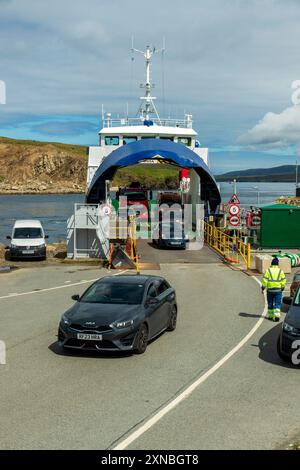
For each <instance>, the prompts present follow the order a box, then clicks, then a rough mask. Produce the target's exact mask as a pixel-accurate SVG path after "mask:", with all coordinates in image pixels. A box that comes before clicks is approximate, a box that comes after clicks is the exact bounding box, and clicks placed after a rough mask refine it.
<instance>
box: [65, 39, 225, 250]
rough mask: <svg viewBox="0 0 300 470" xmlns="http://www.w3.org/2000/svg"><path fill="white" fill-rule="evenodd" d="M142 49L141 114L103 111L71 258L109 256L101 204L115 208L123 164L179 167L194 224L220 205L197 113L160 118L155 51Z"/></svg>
mask: <svg viewBox="0 0 300 470" xmlns="http://www.w3.org/2000/svg"><path fill="white" fill-rule="evenodd" d="M138 52H140V53H142V54H143V55H144V58H145V62H146V81H145V83H144V84H143V85H142V87H143V88H144V89H145V94H144V96H142V97H141V98H140V100H141V104H140V108H139V113H138V116H136V117H133V118H129V117H127V116H125V117H124V118H122V119H119V118H118V119H116V118H114V117H113V116H112V115H111V113H106V114H104V113H102V126H103V127H102V129H101V130H100V131H99V145H97V146H91V147H89V156H88V171H87V185H86V197H85V203H84V204H75V208H74V215H73V216H72V217H70V219H69V221H68V257H74V258H80V257H102V258H105V257H106V258H107V257H108V256H109V238H108V237H107V235H106V230H105V229H104V227H105V226H106V225H107V224H108V223H109V220H108V218H109V215H108V214H106V213H105V215H104V214H103V212H102V208H103V205H104V207H106V208H110V209H112V207H113V206H114V202H115V200H114V196H113V195H112V194H113V191H112V188H111V186H112V182H113V179H114V175H115V173H116V171H117V170H118V168H124V167H127V166H131V165H136V164H142V163H146V162H147V163H149V162H151V163H159V162H160V163H161V162H162V161H163V162H165V163H168V164H170V165H174V166H175V167H176V168H178V176H179V178H178V186H180V187H179V188H178V189H179V191H178V193H181V195H182V198H181V202H182V203H184V204H190V207H191V208H192V215H191V217H192V222H193V225H194V226H197V225H199V215H197V208H199V206H203V207H204V212H205V214H206V215H207V214H210V213H214V212H215V211H216V210H217V207H218V205H219V204H220V201H221V198H220V193H219V189H218V186H217V184H216V182H215V180H214V178H213V176H212V174H211V172H210V170H209V160H208V148H204V147H201V146H200V143H199V141H198V135H197V132H196V131H195V130H194V129H193V118H192V115H191V114H185V116H184V118H183V119H182V120H178V119H169V118H168V119H163V118H161V117H160V116H159V114H158V112H157V109H156V106H155V97H154V96H152V89H153V83H152V81H151V60H152V57H153V54H154V53H155V49H154V48H151V47H150V46H147V48H146V51H138ZM183 170H184V171H185V172H186V173H185V174H189V178H186V179H188V185H186V186H182V187H181V185H180V184H179V179H180V174H181V172H182V171H183ZM182 180H183V178H182ZM181 182H182V181H181ZM157 189H160V188H157ZM183 195H184V197H183ZM150 199H151V198H150ZM150 202H151V203H152V202H153V201H150Z"/></svg>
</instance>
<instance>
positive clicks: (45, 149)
mask: <svg viewBox="0 0 300 470" xmlns="http://www.w3.org/2000/svg"><path fill="white" fill-rule="evenodd" d="M86 171H87V148H86V147H84V146H80V145H68V144H61V143H56V142H36V141H32V140H16V139H8V138H6V137H0V191H1V192H16V193H18V192H20V193H22V192H42V191H47V192H73V191H74V192H82V191H84V188H85V183H86Z"/></svg>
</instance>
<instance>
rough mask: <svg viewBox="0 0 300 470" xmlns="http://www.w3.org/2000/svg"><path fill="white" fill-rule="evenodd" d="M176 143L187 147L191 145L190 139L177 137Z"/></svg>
mask: <svg viewBox="0 0 300 470" xmlns="http://www.w3.org/2000/svg"><path fill="white" fill-rule="evenodd" d="M178 142H179V143H180V144H183V145H187V146H188V147H190V146H191V144H192V139H191V137H178Z"/></svg>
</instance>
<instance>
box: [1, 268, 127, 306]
mask: <svg viewBox="0 0 300 470" xmlns="http://www.w3.org/2000/svg"><path fill="white" fill-rule="evenodd" d="M127 271H128V269H125V270H124V271H120V272H119V273H116V274H112V276H120V274H124V273H126V272H127ZM98 279H100V278H99V277H97V278H96V279H89V280H87V281H80V282H74V283H73V284H68V285H62V286H56V287H47V288H46V289H39V290H31V291H28V292H20V293H16V294H8V295H2V296H1V297H0V300H1V299H11V298H13V297H21V296H22V295H32V294H40V293H41V292H49V291H52V290H57V289H65V288H66V287H72V286H80V284H86V283H87V282H95V281H97V280H98Z"/></svg>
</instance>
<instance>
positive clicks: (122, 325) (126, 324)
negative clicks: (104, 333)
mask: <svg viewBox="0 0 300 470" xmlns="http://www.w3.org/2000/svg"><path fill="white" fill-rule="evenodd" d="M132 325H133V320H127V321H115V322H114V323H112V324H111V325H110V326H113V327H115V328H120V329H121V328H129V327H130V326H132Z"/></svg>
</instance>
